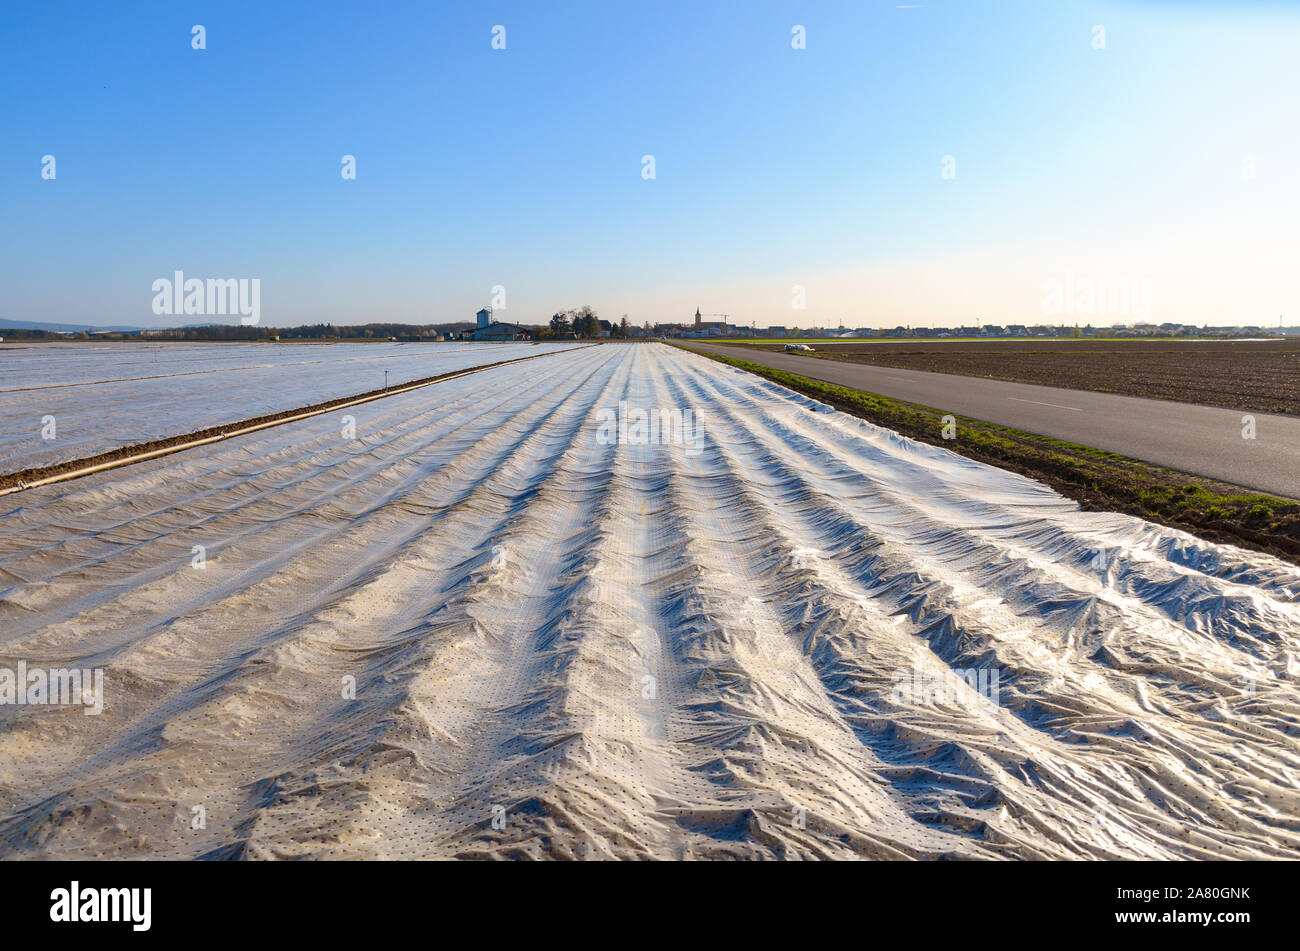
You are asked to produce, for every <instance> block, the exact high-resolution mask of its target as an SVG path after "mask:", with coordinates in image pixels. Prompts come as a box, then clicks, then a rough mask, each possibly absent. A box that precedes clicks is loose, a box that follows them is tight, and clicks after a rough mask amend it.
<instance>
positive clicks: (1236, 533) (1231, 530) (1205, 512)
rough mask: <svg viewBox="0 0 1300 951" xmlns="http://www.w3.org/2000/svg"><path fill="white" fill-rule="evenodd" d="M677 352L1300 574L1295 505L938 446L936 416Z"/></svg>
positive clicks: (1034, 443)
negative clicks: (1277, 561)
mask: <svg viewBox="0 0 1300 951" xmlns="http://www.w3.org/2000/svg"><path fill="white" fill-rule="evenodd" d="M673 346H678V345H677V344H673ZM679 349H683V350H687V351H688V352H690V353H694V354H697V355H698V356H701V357H705V358H707V359H709V360H716V361H717V362H718V363H725V364H727V365H729V366H733V367H738V368H739V369H742V370H746V371H748V372H750V373H753V374H755V375H756V376H761V377H763V378H764V379H767V380H771V381H772V382H773V383H779V384H780V385H781V386H784V387H787V388H789V389H792V390H795V391H796V392H799V393H803V394H804V395H805V396H811V397H812V398H813V399H816V400H820V401H821V402H823V403H828V404H829V405H831V406H834V407H835V408H836V409H839V410H842V411H843V412H846V413H850V414H852V415H854V416H857V417H859V418H861V419H865V420H867V421H868V422H870V423H875V424H876V425H878V426H884V427H886V428H888V429H892V430H894V431H895V432H898V433H902V434H903V435H905V436H909V437H911V438H912V439H916V440H919V441H921V442H927V443H931V444H933V445H936V446H942V447H943V448H944V449H949V450H951V451H952V452H955V453H959V454H960V455H963V456H967V457H969V458H971V459H977V460H979V461H980V462H987V463H989V464H990V465H995V466H999V467H1001V468H1003V469H1010V470H1011V471H1013V472H1018V473H1020V474H1021V475H1025V476H1028V477H1029V478H1031V479H1036V480H1038V481H1039V482H1043V483H1046V484H1047V485H1050V486H1051V487H1052V488H1054V489H1055V490H1056V491H1058V492H1060V493H1061V494H1062V495H1064V496H1067V497H1068V498H1071V499H1074V500H1076V501H1077V502H1079V504H1080V505H1082V506H1083V508H1085V509H1088V510H1090V511H1102V512H1124V513H1126V514H1128V515H1137V516H1139V517H1141V518H1145V519H1148V520H1150V521H1153V522H1159V523H1160V524H1162V525H1169V526H1172V527H1174V528H1180V529H1182V530H1183V531H1186V532H1189V533H1191V534H1193V535H1196V536H1198V537H1200V538H1205V539H1208V540H1209V541H1213V542H1226V543H1228V544H1232V545H1239V546H1241V547H1242V548H1251V549H1254V550H1256V551H1262V552H1267V553H1268V554H1270V555H1276V556H1277V557H1279V558H1284V559H1286V560H1287V561H1290V562H1293V563H1295V564H1300V503H1297V502H1294V501H1292V500H1289V499H1282V498H1278V497H1276V496H1272V495H1265V494H1262V493H1259V492H1255V491H1253V490H1250V489H1245V488H1242V487H1241V486H1236V485H1231V484H1228V483H1225V482H1219V481H1217V480H1214V479H1205V478H1201V477H1199V476H1191V475H1187V474H1186V473H1182V472H1176V471H1174V470H1173V469H1167V468H1164V467H1161V466H1155V465H1152V464H1150V463H1147V462H1141V461H1140V460H1137V459H1130V458H1128V457H1127V456H1121V455H1117V454H1116V453H1113V452H1104V451H1102V450H1100V449H1092V448H1090V447H1088V446H1080V445H1076V444H1074V443H1069V442H1064V441H1062V440H1059V439H1051V438H1048V437H1046V436H1036V435H1034V434H1033V433H1026V432H1023V431H1021V430H1018V429H1011V428H1010V427H1007V426H997V425H994V424H993V423H986V422H983V421H982V420H977V419H971V418H969V417H966V416H956V415H955V414H954V416H955V419H956V421H957V438H955V439H944V438H943V436H942V432H943V426H944V422H943V417H944V416H945V413H944V412H943V411H942V410H937V409H934V408H933V407H930V406H921V405H919V404H916V403H905V402H903V401H901V400H895V399H890V398H889V397H886V396H878V395H876V394H874V393H867V392H864V391H862V390H854V389H850V388H849V387H846V386H837V385H836V384H834V383H823V382H821V381H820V380H811V379H809V378H807V377H803V376H798V375H797V374H794V373H789V372H787V371H785V370H775V369H772V368H770V367H765V366H761V365H759V364H757V363H753V362H751V361H749V360H742V359H740V358H738V357H724V356H720V355H717V354H713V353H704V352H701V351H699V350H694V349H691V348H689V347H679Z"/></svg>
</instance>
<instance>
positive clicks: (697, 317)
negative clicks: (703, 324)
mask: <svg viewBox="0 0 1300 951" xmlns="http://www.w3.org/2000/svg"><path fill="white" fill-rule="evenodd" d="M695 329H696V330H699V329H700V309H699V308H698V307H697V308H695Z"/></svg>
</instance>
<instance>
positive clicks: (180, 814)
mask: <svg viewBox="0 0 1300 951" xmlns="http://www.w3.org/2000/svg"><path fill="white" fill-rule="evenodd" d="M624 401H625V402H626V407H625V409H626V410H627V411H628V414H625V415H630V414H632V413H633V412H634V411H635V410H637V409H638V408H640V409H649V408H651V407H665V408H670V409H677V410H680V411H682V412H686V411H688V410H689V411H690V412H691V413H692V414H694V417H693V418H698V419H700V420H702V425H703V438H702V441H701V442H699V443H695V444H692V443H690V442H689V441H688V440H685V439H684V440H681V441H680V442H679V443H678V444H673V443H672V442H671V440H670V441H669V443H668V444H645V443H644V442H643V441H641V440H639V439H638V436H639V432H638V430H637V428H636V427H635V425H631V426H629V427H628V429H627V430H626V431H620V430H619V429H618V427H617V426H615V427H613V429H612V432H613V433H614V434H615V436H614V437H613V438H611V427H609V426H608V422H609V413H608V412H603V411H612V412H613V413H615V414H617V413H618V411H619V404H620V402H624ZM351 412H352V413H353V414H354V415H355V416H356V417H357V438H356V439H355V440H347V439H343V438H341V437H340V424H339V421H338V419H337V418H335V415H334V414H329V415H326V416H322V417H319V418H316V419H312V420H308V421H304V422H302V423H296V424H292V425H289V426H285V427H281V428H278V429H272V430H268V431H265V432H260V433H256V434H252V435H250V436H247V437H241V438H239V439H236V440H231V441H228V442H224V443H220V444H217V445H214V446H212V447H209V448H207V449H204V450H196V451H192V452H187V453H183V454H179V455H176V456H172V457H168V458H165V459H161V460H157V461H155V462H151V463H145V464H141V465H138V466H132V467H129V468H127V469H123V470H119V471H115V472H111V473H105V474H103V475H100V476H94V477H89V478H86V479H83V480H78V481H76V482H73V483H69V484H66V485H62V486H52V487H47V488H43V489H37V490H30V491H28V492H23V493H19V494H18V495H15V496H11V497H9V498H6V499H4V500H3V507H2V508H0V631H2V632H3V633H2V634H0V667H6V666H7V667H10V668H12V667H14V665H16V664H17V663H18V662H19V661H23V662H24V663H26V664H27V665H29V666H36V667H39V666H42V665H43V666H45V667H53V666H73V665H75V666H78V667H85V668H96V667H98V668H102V669H104V671H105V677H106V680H105V688H104V709H103V712H102V714H100V715H98V716H86V715H84V712H83V710H81V709H78V708H75V707H72V708H69V707H64V708H58V707H45V708H39V707H26V708H23V707H14V706H8V707H0V856H3V857H20V856H31V857H35V856H40V857H56V856H57V857H63V856H111V857H144V856H166V857H197V856H212V857H236V856H242V857H251V858H271V857H316V858H325V857H342V856H347V857H365V858H377V857H389V858H416V857H451V856H457V857H487V856H493V857H513V856H539V857H657V858H675V857H691V858H700V857H723V856H735V857H778V858H817V857H822V858H850V857H863V858H940V857H969V858H986V859H991V858H1020V859H1027V858H1076V857H1077V858H1169V857H1175V858H1246V857H1295V856H1296V855H1297V854H1298V847H1300V828H1298V825H1300V792H1298V791H1297V779H1298V778H1300V749H1298V745H1297V739H1296V737H1297V716H1298V715H1300V690H1297V676H1298V675H1300V663H1298V662H1297V646H1298V644H1300V609H1298V608H1297V597H1298V594H1300V572H1298V571H1297V569H1296V568H1295V567H1294V566H1291V565H1289V564H1286V563H1283V562H1281V561H1278V560H1275V559H1271V558H1268V557H1266V556H1262V555H1256V554H1252V553H1247V552H1243V551H1240V550H1237V549H1233V548H1228V547H1223V546H1217V545H1213V544H1209V543H1206V542H1201V541H1198V540H1196V539H1193V538H1191V537H1189V536H1187V535H1185V534H1183V533H1180V532H1177V531H1172V530H1169V529H1166V528H1162V527H1159V526H1156V525H1152V524H1149V523H1146V522H1143V521H1140V520H1137V519H1134V518H1130V517H1127V516H1123V515H1114V514H1097V513H1085V512H1081V511H1080V510H1079V508H1078V507H1077V506H1076V505H1075V504H1074V503H1072V502H1070V501H1068V500H1065V499H1063V498H1061V497H1060V496H1058V495H1056V494H1055V493H1053V492H1052V491H1050V490H1049V489H1047V488H1045V487H1043V486H1041V485H1039V484H1036V483H1034V482H1031V481H1029V480H1026V479H1024V478H1021V477H1019V476H1017V475H1014V474H1011V473H1007V472H1004V471H1001V470H998V469H994V468H990V467H987V466H984V465H980V464H977V463H974V462H971V461H968V460H965V459H963V458H961V457H959V456H956V455H953V454H951V453H949V452H946V451H945V450H942V449H938V448H934V447H930V446H925V445H920V444H916V443H913V442H911V441H909V440H907V439H903V438H901V437H899V436H897V435H896V434H893V433H890V432H888V431H884V430H881V429H878V428H875V427H873V426H870V425H867V424H865V423H863V422H861V421H858V420H856V419H854V418H852V417H849V416H846V415H843V414H840V413H837V412H834V411H832V410H830V409H828V408H827V407H825V406H823V405H821V404H818V403H816V402H814V401H811V400H808V399H806V398H804V397H802V396H799V395H797V394H794V393H791V392H790V391H788V390H785V389H782V388H780V387H777V386H774V385H772V384H769V383H767V382H765V381H763V380H761V379H758V378H755V377H753V376H750V375H747V374H744V373H741V372H739V371H735V370H732V369H730V368H726V367H722V366H719V365H717V364H714V363H710V362H708V361H706V360H705V359H704V358H702V357H699V356H697V355H689V354H684V353H682V352H680V351H676V350H671V349H669V348H667V347H664V346H661V345H636V346H603V347H593V348H588V349H583V350H577V351H574V352H570V353H564V354H555V355H553V356H548V357H546V358H544V359H541V360H534V361H529V362H526V363H522V364H518V365H514V366H510V367H501V368H497V369H489V370H486V371H484V372H482V373H479V374H475V375H473V376H471V377H466V378H463V379H459V380H455V381H452V382H449V383H447V384H440V385H438V386H435V387H431V388H428V389H425V390H421V391H418V392H415V393H411V394H408V395H404V396H399V397H393V398H390V399H385V400H381V401H378V402H376V403H372V404H368V405H366V406H363V407H358V408H357V409H355V410H353V411H351ZM631 418H632V422H633V424H635V418H634V417H631ZM195 546H203V551H204V554H205V558H206V562H205V564H206V567H204V568H201V569H200V568H196V567H195V566H194V564H195V559H196V558H197V555H196V554H195ZM981 671H982V672H983V673H982V674H981V673H980V672H981ZM953 672H961V673H962V674H963V676H958V675H955V674H954V673H953ZM994 674H996V683H994V682H993V675H994ZM347 678H355V684H356V689H355V699H351V698H350V697H347V696H345V693H346V692H347V691H346V685H347V684H348V682H349V681H348V679H347ZM196 810H201V815H202V818H203V822H202V825H201V827H199V828H196V827H195V825H196V819H195V817H196V816H199V815H200V812H199V811H196Z"/></svg>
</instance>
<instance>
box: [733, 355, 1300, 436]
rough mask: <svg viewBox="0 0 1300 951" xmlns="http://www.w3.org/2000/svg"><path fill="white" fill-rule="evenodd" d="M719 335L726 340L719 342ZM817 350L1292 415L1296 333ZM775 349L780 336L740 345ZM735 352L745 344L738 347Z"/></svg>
mask: <svg viewBox="0 0 1300 951" xmlns="http://www.w3.org/2000/svg"><path fill="white" fill-rule="evenodd" d="M717 342H719V343H726V342H727V341H717ZM812 346H813V348H814V349H815V350H816V357H817V358H818V359H822V360H834V361H837V362H842V363H862V364H867V365H870V366H878V367H892V368H894V369H899V370H923V371H926V372H929V373H952V374H957V375H959V376H972V377H980V378H983V379H991V380H1006V381H1008V382H1011V383H1032V384H1036V385H1039V386H1059V387H1065V388H1067V389H1075V390H1092V391H1095V392H1098V393H1116V394H1119V395H1122V396H1140V397H1144V398H1146V399H1162V400H1175V401H1177V402H1182V403H1200V404H1202V405H1206V406H1223V407H1226V408H1228V409H1240V410H1247V411H1250V412H1256V413H1284V414H1290V415H1293V416H1294V415H1300V383H1297V381H1298V380H1300V339H1297V338H1294V337H1293V338H1287V339H1277V340H1215V341H1178V340H1163V341H1160V340H1124V341H1104V340H1095V341H1094V340H1067V339H1061V340H1041V339H1031V340H998V341H960V342H956V341H954V342H946V343H945V342H941V341H940V342H936V341H934V340H901V339H900V340H880V341H876V342H870V343H825V344H820V345H819V344H818V343H816V342H815V341H814V342H813V343H812ZM750 347H754V348H760V347H761V348H762V349H764V350H779V349H781V345H780V344H744V345H740V346H737V348H736V349H737V350H738V351H743V350H747V349H749V348H750ZM736 355H737V356H738V357H742V358H743V352H738V353H737V354H736Z"/></svg>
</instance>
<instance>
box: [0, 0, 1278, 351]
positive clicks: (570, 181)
mask: <svg viewBox="0 0 1300 951" xmlns="http://www.w3.org/2000/svg"><path fill="white" fill-rule="evenodd" d="M194 24H202V25H203V26H204V27H205V28H206V42H207V48H206V49H205V50H202V51H197V50H193V49H192V48H191V27H192V26H193V25H194ZM498 24H500V25H502V26H504V27H505V29H506V49H505V50H503V51H498V50H493V49H492V46H491V42H492V28H493V27H494V26H495V25H498ZM795 25H801V26H804V27H805V28H806V34H807V48H806V49H804V50H794V49H792V48H791V30H792V27H793V26H795ZM1097 26H1101V27H1104V29H1105V48H1104V49H1094V28H1095V27H1097ZM1297 49H1300V10H1298V9H1297V5H1291V4H1282V3H1268V2H1257V3H1249V2H1247V3H1231V4H1230V3H1213V2H1191V0H1186V2H1163V3H1162V2H1157V0H1140V2H1120V0H1112V2H1093V3H1084V2H1068V0H1059V2H1057V0H1053V2H1045V0H1039V2H1034V3H1029V2H1024V3H1022V2H1017V0H969V2H956V0H937V2H925V3H924V4H923V5H922V6H919V7H914V8H900V7H899V6H897V5H896V4H894V3H877V2H872V0H854V2H816V3H813V2H764V0H747V2H743V3H742V2H692V3H686V2H681V3H678V2H667V0H657V2H637V0H618V2H617V3H610V2H606V3H563V2H555V3H546V4H538V3H489V4H477V3H473V4H470V3H466V4H453V3H447V2H438V3H433V2H422V3H370V4H359V3H355V2H352V3H328V2H325V3H322V2H311V3H281V4H268V3H184V2H176V3H158V4H146V3H137V4H114V5H107V4H90V3H84V4H68V3H58V2H45V3H33V2H25V0H24V2H9V3H6V4H5V5H4V6H3V8H0V54H2V55H0V88H2V90H3V97H4V98H3V101H4V103H5V116H4V130H5V131H4V145H3V149H0V211H2V213H3V217H4V225H5V226H4V228H3V229H2V234H3V237H0V242H3V244H2V245H0V260H2V263H0V281H2V282H3V286H4V294H3V296H2V297H0V317H7V318H10V319H23V320H48V321H73V322H88V323H135V324H143V325H163V324H173V323H178V322H193V321H177V320H174V319H171V318H167V317H156V316H155V315H154V314H153V313H152V311H151V308H150V305H151V301H152V299H153V294H152V291H151V284H152V282H153V280H154V279H156V278H159V277H165V276H170V275H171V274H172V272H173V271H175V270H177V269H180V270H183V271H184V272H185V273H186V275H187V276H190V277H249V278H252V277H256V278H259V279H260V280H261V284H262V314H263V318H262V319H263V322H264V323H269V324H274V325H280V326H284V325H290V324H296V323H305V322H315V321H332V322H334V323H359V322H364V321H366V320H398V321H410V322H422V323H423V322H439V321H447V320H456V319H467V318H468V317H469V315H472V313H473V311H474V310H475V309H477V307H479V306H481V305H483V304H486V303H488V302H489V300H490V298H491V294H492V288H493V286H495V285H502V286H504V287H505V288H506V303H507V307H506V310H505V311H504V312H503V313H502V317H503V319H510V320H516V321H520V322H524V323H529V322H542V321H544V320H545V319H546V318H547V317H548V316H549V314H550V313H552V312H553V311H554V310H556V309H560V308H567V307H572V306H577V305H580V304H584V303H587V304H591V305H592V306H594V307H596V308H597V309H598V310H599V311H600V312H601V313H602V315H605V316H614V317H617V316H619V315H621V314H623V313H627V314H628V315H629V319H631V320H633V321H635V322H637V323H640V322H642V321H643V320H650V321H656V320H672V319H681V318H684V317H686V316H688V315H689V314H690V313H692V312H693V311H694V309H695V307H696V306H697V305H698V306H700V307H701V308H702V309H703V310H704V311H705V312H706V313H727V314H730V315H731V319H732V320H733V321H734V322H740V323H745V324H749V323H751V322H753V323H757V324H758V325H759V326H766V325H768V324H785V325H798V326H810V325H814V324H816V325H831V326H834V325H836V324H839V323H843V324H845V325H848V326H893V325H895V324H918V325H919V324H941V325H944V324H962V323H971V322H973V321H974V320H975V319H977V318H978V319H982V320H983V321H984V322H986V323H989V322H1040V321H1042V320H1049V319H1050V320H1051V322H1056V319H1057V318H1055V317H1050V316H1045V314H1044V299H1045V287H1046V286H1048V284H1049V283H1050V282H1052V281H1062V280H1066V279H1069V280H1070V281H1072V282H1074V281H1087V280H1097V281H1108V282H1111V283H1113V284H1121V285H1131V286H1133V287H1138V286H1145V287H1149V288H1150V290H1151V301H1152V306H1151V308H1149V312H1143V313H1138V314H1136V315H1124V314H1117V315H1113V316H1114V317H1115V320H1119V321H1122V320H1123V319H1124V318H1125V316H1130V317H1132V316H1136V318H1146V319H1154V320H1157V321H1162V320H1176V321H1188V322H1195V323H1204V322H1210V323H1219V324H1224V323H1276V321H1277V319H1278V316H1279V315H1283V314H1285V315H1286V316H1287V322H1288V323H1300V292H1298V291H1297V287H1296V281H1295V280H1294V279H1293V278H1292V276H1291V275H1292V272H1294V271H1295V270H1296V264H1295V262H1296V258H1297V252H1300V238H1298V237H1297V234H1298V232H1297V227H1298V225H1297V222H1300V123H1298V122H1297V116H1300V108H1298V107H1300V65H1297V64H1298V63H1300V56H1297V54H1296V50H1297ZM47 154H49V155H53V156H55V160H56V163H57V165H56V170H57V177H56V178H55V179H54V180H44V179H42V177H41V160H42V156H44V155H47ZM344 154H351V155H354V156H355V157H356V168H357V177H356V180H355V181H346V180H344V179H342V177H341V176H340V167H341V166H340V162H341V157H342V156H343V155H344ZM646 154H650V155H653V156H654V157H655V166H656V168H655V170H656V177H655V178H654V179H653V180H649V181H647V180H644V179H643V178H642V174H641V171H642V161H641V159H642V156H643V155H646ZM944 156H952V157H953V159H954V160H955V170H956V176H955V178H948V179H945V178H944V177H943V175H942V162H943V158H944ZM796 286H799V287H802V288H804V292H805V296H806V301H807V303H806V309H802V310H801V309H796V308H795V307H794V306H793V303H794V298H795V295H794V294H793V293H792V291H793V288H795V287H796ZM1110 316H1112V315H1099V316H1098V318H1097V319H1096V320H1092V321H1090V322H1101V323H1110V322H1112V320H1111V319H1110Z"/></svg>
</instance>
